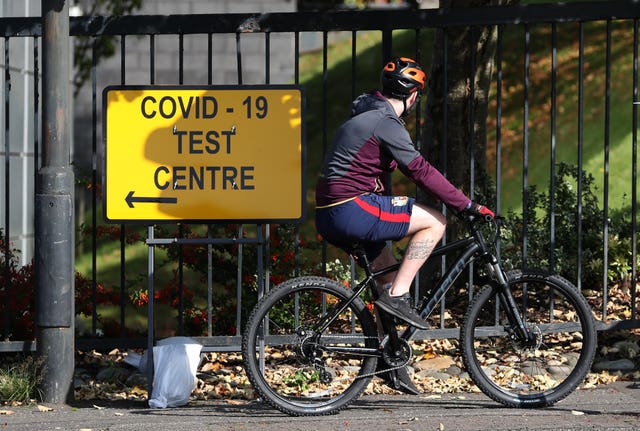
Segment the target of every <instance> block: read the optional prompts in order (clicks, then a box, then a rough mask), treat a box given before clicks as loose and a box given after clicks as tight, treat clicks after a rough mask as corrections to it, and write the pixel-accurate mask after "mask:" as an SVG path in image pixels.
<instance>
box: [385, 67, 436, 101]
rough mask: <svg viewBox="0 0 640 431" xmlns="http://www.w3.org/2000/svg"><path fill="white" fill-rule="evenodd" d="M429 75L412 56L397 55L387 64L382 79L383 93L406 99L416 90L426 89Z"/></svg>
mask: <svg viewBox="0 0 640 431" xmlns="http://www.w3.org/2000/svg"><path fill="white" fill-rule="evenodd" d="M426 80H427V75H426V74H425V73H424V71H423V70H422V67H420V65H419V64H418V63H417V62H416V61H415V60H412V59H411V58H407V57H397V58H394V59H393V60H390V61H389V62H388V63H387V64H385V66H384V68H383V69H382V73H381V76H380V81H381V83H382V93H383V94H385V95H387V96H391V97H394V98H397V99H405V98H406V97H407V96H410V95H411V94H412V93H414V92H416V91H422V90H424V85H425V81H426Z"/></svg>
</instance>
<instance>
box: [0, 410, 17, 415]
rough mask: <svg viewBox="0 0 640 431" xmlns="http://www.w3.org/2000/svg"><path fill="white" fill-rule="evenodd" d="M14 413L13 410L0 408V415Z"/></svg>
mask: <svg viewBox="0 0 640 431" xmlns="http://www.w3.org/2000/svg"><path fill="white" fill-rule="evenodd" d="M14 413H15V412H14V411H11V410H0V415H12V414H14Z"/></svg>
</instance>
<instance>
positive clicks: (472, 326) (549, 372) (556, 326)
mask: <svg viewBox="0 0 640 431" xmlns="http://www.w3.org/2000/svg"><path fill="white" fill-rule="evenodd" d="M507 278H508V281H509V287H510V288H511V291H512V294H513V297H514V299H515V302H516V304H517V307H518V312H519V313H520V316H521V317H522V319H523V320H524V322H525V325H526V327H527V328H528V330H529V331H530V332H531V333H532V334H534V336H535V337H534V338H535V340H534V342H532V343H528V344H527V343H525V342H524V341H523V340H521V339H520V337H518V336H516V334H515V333H514V331H512V330H511V327H510V324H509V321H508V319H507V317H506V314H505V304H504V303H503V302H502V301H501V300H499V289H498V288H497V287H494V286H492V285H489V286H485V288H483V290H482V291H481V292H480V293H478V295H476V297H475V298H474V299H473V301H472V302H471V304H470V305H469V309H468V311H467V314H466V316H465V319H464V322H463V327H462V329H461V333H460V341H461V343H460V344H461V345H462V353H463V360H464V364H465V366H466V368H467V371H468V372H469V375H470V376H471V378H472V379H473V381H474V382H475V383H476V385H477V386H478V387H479V388H480V389H481V390H482V391H483V392H484V393H485V394H486V395H488V396H489V397H490V398H492V399H493V400H495V401H498V402H500V403H502V404H505V405H507V406H511V407H532V408H533V407H543V406H549V405H552V404H554V403H556V402H558V401H560V400H561V399H563V398H565V397H566V396H567V395H569V394H570V393H571V392H573V390H574V389H575V388H576V387H577V386H578V385H579V384H580V383H581V382H582V381H583V379H584V377H585V376H586V374H587V373H588V372H589V369H590V368H591V363H592V362H593V357H594V354H595V349H596V330H595V322H594V319H593V314H592V312H591V309H590V307H589V305H588V303H587V301H586V300H585V299H584V297H583V296H582V295H581V294H580V293H579V292H578V290H577V288H576V287H575V286H574V285H573V284H571V283H570V282H569V281H567V280H565V279H564V278H562V277H560V276H557V275H550V274H546V273H538V272H529V271H528V272H522V271H513V272H510V273H508V274H507Z"/></svg>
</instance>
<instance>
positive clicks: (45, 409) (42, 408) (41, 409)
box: [38, 404, 53, 412]
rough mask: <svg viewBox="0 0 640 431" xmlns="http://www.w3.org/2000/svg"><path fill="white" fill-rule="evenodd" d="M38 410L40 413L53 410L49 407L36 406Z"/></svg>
mask: <svg viewBox="0 0 640 431" xmlns="http://www.w3.org/2000/svg"><path fill="white" fill-rule="evenodd" d="M38 410H39V411H41V412H52V411H53V409H52V408H51V407H47V406H43V405H40V404H38Z"/></svg>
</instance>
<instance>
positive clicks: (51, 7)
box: [35, 0, 75, 404]
mask: <svg viewBox="0 0 640 431" xmlns="http://www.w3.org/2000/svg"><path fill="white" fill-rule="evenodd" d="M42 26H43V27H42V28H43V30H42V51H43V52H42V58H43V60H42V96H43V97H42V111H43V121H42V141H43V146H42V166H41V167H40V169H39V171H38V174H37V179H36V196H35V219H36V220H35V222H36V223H35V224H36V229H35V234H36V238H35V244H36V247H35V249H36V254H35V258H36V340H37V353H38V354H39V355H40V356H41V357H42V358H43V359H44V371H43V383H42V385H41V388H40V389H41V394H42V398H43V401H45V402H49V403H59V404H62V403H64V402H65V401H67V400H68V399H70V398H72V396H73V392H72V391H73V371H74V350H75V341H74V324H73V318H74V314H75V313H74V300H73V299H74V298H73V297H74V284H73V281H74V256H73V252H74V247H73V244H74V235H73V232H74V227H73V198H74V196H73V183H74V176H73V170H72V169H71V166H70V154H71V152H70V146H71V144H70V135H69V134H70V130H71V124H70V123H71V122H70V118H68V116H69V106H68V103H69V100H68V98H69V8H68V2H67V0H42Z"/></svg>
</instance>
